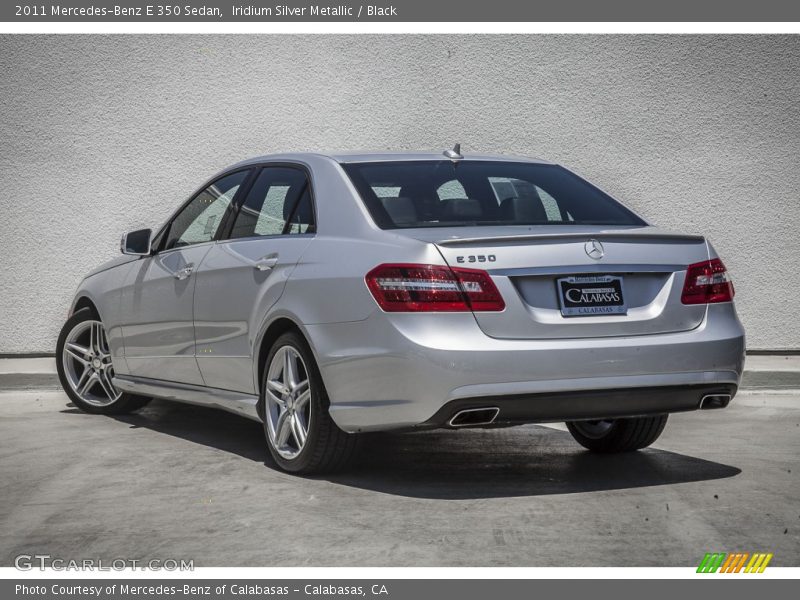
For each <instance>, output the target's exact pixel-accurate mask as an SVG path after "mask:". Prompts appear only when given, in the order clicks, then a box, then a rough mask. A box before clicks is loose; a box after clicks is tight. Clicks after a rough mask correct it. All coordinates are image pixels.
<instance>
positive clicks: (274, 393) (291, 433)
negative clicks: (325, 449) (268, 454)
mask: <svg viewBox="0 0 800 600" xmlns="http://www.w3.org/2000/svg"><path fill="white" fill-rule="evenodd" d="M265 396H266V417H267V418H266V422H267V434H268V436H269V441H270V443H271V444H272V447H273V448H275V450H276V451H277V452H278V454H280V455H281V456H282V457H283V458H286V459H289V460H291V459H293V458H295V457H297V455H298V454H300V452H301V451H302V450H303V448H304V447H305V444H306V439H307V438H308V427H309V423H310V422H311V384H310V382H309V379H308V370H307V369H306V365H305V362H304V361H303V358H302V357H301V356H300V353H299V352H298V351H297V350H296V349H295V348H294V347H292V346H282V347H280V348H278V350H277V351H276V352H275V354H274V356H273V357H272V361H271V362H270V364H269V369H268V371H267V381H266V394H265Z"/></svg>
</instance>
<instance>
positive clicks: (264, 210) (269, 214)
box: [230, 167, 315, 238]
mask: <svg viewBox="0 0 800 600" xmlns="http://www.w3.org/2000/svg"><path fill="white" fill-rule="evenodd" d="M314 230H315V223H314V211H313V206H312V202H311V189H310V186H309V183H308V178H307V177H306V174H305V172H304V171H303V170H301V169H293V168H291V167H265V168H264V169H262V170H261V172H260V173H259V174H258V177H257V178H256V181H255V183H254V184H253V187H252V188H250V191H249V192H248V193H247V197H246V198H245V200H244V202H243V203H242V206H241V208H240V209H239V214H238V215H237V216H236V220H235V221H234V223H233V229H232V230H231V234H230V237H231V238H246V237H257V236H265V235H282V234H291V233H311V232H313V231H314Z"/></svg>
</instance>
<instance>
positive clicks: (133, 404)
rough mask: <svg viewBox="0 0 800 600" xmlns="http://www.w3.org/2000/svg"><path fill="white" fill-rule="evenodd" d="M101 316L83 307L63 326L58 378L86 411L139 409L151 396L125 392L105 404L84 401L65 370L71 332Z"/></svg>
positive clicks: (114, 412)
mask: <svg viewBox="0 0 800 600" xmlns="http://www.w3.org/2000/svg"><path fill="white" fill-rule="evenodd" d="M99 320H100V319H99V317H98V316H97V315H96V314H95V313H94V311H93V310H91V309H90V308H83V309H81V310H79V311H76V312H75V313H74V314H73V315H72V316H71V317H70V318H69V319H67V322H66V323H64V326H63V327H62V328H61V333H60V334H59V336H58V343H57V344H56V370H57V371H58V379H59V381H60V382H61V387H63V388H64V392H66V394H67V396H69V399H70V401H71V402H72V403H73V404H74V405H75V406H77V407H78V408H79V409H81V410H82V411H84V412H87V413H91V414H95V415H120V414H126V413H130V412H133V411H136V410H139V409H140V408H142V407H143V406H145V405H146V404H147V403H148V402H150V398H146V397H144V396H135V395H133V394H127V393H123V394H122V395H121V396H120V397H119V398H117V400H115V401H113V402H111V403H110V404H107V405H104V406H98V405H96V404H90V403H89V402H86V401H84V400H83V399H82V398H81V397H80V396H79V395H78V394H77V393H75V391H74V390H73V389H72V386H71V385H70V382H69V378H68V376H67V373H66V371H65V366H64V358H63V356H64V345H65V344H66V341H67V336H68V335H69V333H70V332H71V331H72V330H73V329H74V328H75V327H76V326H77V325H79V324H81V323H83V322H85V321H99Z"/></svg>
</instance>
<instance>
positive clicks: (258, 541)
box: [0, 390, 800, 566]
mask: <svg viewBox="0 0 800 600" xmlns="http://www.w3.org/2000/svg"><path fill="white" fill-rule="evenodd" d="M261 436H262V434H261V431H260V429H259V426H258V425H257V424H255V423H252V422H249V421H245V420H242V419H239V418H237V417H234V416H229V415H227V414H225V413H221V412H217V411H213V410H210V409H200V408H192V407H187V406H181V405H170V404H168V403H163V402H153V403H152V404H151V406H150V407H148V408H147V409H146V410H144V411H143V412H141V413H140V414H137V415H132V416H126V417H120V418H108V417H96V416H89V415H85V414H83V413H81V412H79V411H78V410H76V409H75V408H73V407H71V406H69V405H68V404H67V398H66V396H64V395H63V394H62V393H61V392H58V391H53V390H40V391H37V390H16V391H6V392H0V481H2V487H0V565H3V566H7V565H10V564H11V563H12V561H13V557H14V556H16V555H17V554H21V553H24V554H34V553H46V554H50V555H52V556H57V557H60V558H67V559H69V558H103V559H107V560H111V559H112V558H129V559H130V558H136V559H153V558H160V559H165V558H178V559H180V558H183V559H193V560H194V561H195V565H196V566H261V565H263V566H277V565H310V566H328V565H348V566H371V565H374V566H380V565H388V566H395V565H396V566H434V565H443V566H450V565H455V566H471V565H482V566H506V565H507V566H546V565H562V566H605V565H609V566H611V565H617V566H637V565H643V566H644V565H665V566H684V565H686V566H688V565H696V564H697V563H698V562H699V560H700V558H701V557H702V555H703V554H704V553H705V552H707V551H749V552H753V551H766V552H773V553H774V554H775V558H774V559H773V562H772V563H771V564H772V565H776V566H777V565H784V566H797V565H800V536H798V533H800V464H798V461H797V458H798V456H799V455H800V394H798V393H787V392H781V393H780V394H777V393H776V394H767V393H763V392H750V393H747V394H742V395H740V396H739V397H738V398H737V400H736V402H735V405H733V406H732V407H731V408H729V409H727V410H724V411H708V412H700V413H693V414H682V415H676V416H673V417H672V418H671V420H670V423H669V424H668V425H667V429H666V431H665V433H664V435H663V436H662V438H661V439H660V440H659V442H658V443H657V444H656V445H655V447H654V448H652V449H649V450H646V451H643V452H640V453H637V454H633V455H627V456H611V457H598V456H593V455H590V454H588V453H586V452H583V451H582V450H581V449H580V447H578V446H577V445H576V444H575V443H574V442H573V441H572V439H571V437H570V436H569V434H568V433H566V432H565V431H563V430H559V429H557V428H552V427H543V426H525V427H518V428H513V429H505V430H493V431H483V430H472V431H458V432H430V433H420V434H407V435H399V434H394V435H387V434H383V435H375V436H372V437H371V438H370V439H368V440H367V444H366V447H365V449H364V452H363V458H362V460H361V461H360V463H359V464H358V465H357V466H356V467H355V468H354V469H353V470H352V471H351V472H350V473H348V474H346V475H339V476H335V477H330V478H326V479H302V478H297V477H292V476H289V475H284V474H282V473H279V472H278V471H276V470H274V469H273V468H272V467H271V466H270V465H269V464H267V465H265V459H266V452H265V449H264V445H263V441H262V437H261Z"/></svg>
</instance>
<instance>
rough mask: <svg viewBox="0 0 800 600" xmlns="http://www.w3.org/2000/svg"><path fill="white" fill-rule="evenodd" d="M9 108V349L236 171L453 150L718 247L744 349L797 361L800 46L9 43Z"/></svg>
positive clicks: (626, 41) (542, 41) (222, 40)
mask: <svg viewBox="0 0 800 600" xmlns="http://www.w3.org/2000/svg"><path fill="white" fill-rule="evenodd" d="M0 112H1V114H0V186H2V190H3V193H2V195H0V215H2V218H0V260H2V280H1V281H0V315H2V316H1V317H0V353H18V352H20V353H21V352H37V351H38V352H42V351H45V352H46V351H51V352H52V351H53V347H54V345H55V339H56V335H57V332H58V330H59V327H60V325H61V323H62V321H63V319H64V316H65V311H66V310H67V307H68V303H69V300H70V297H71V294H72V292H73V290H74V288H75V286H76V285H77V283H78V281H79V280H80V278H81V277H82V275H83V274H84V273H85V272H86V271H88V270H89V269H90V268H91V267H93V266H94V265H96V264H97V263H99V262H101V261H103V260H104V259H106V258H108V257H110V256H113V255H114V253H115V252H116V251H117V244H118V242H119V236H120V234H121V232H122V231H124V230H127V229H131V228H135V227H139V226H148V225H157V224H159V223H161V222H162V221H163V220H164V219H165V218H166V217H167V216H168V214H169V213H170V212H171V211H172V210H173V209H174V208H175V207H176V205H177V204H178V203H179V202H180V201H181V200H183V199H184V198H185V197H186V196H187V195H188V194H189V193H190V192H191V191H192V190H193V189H194V188H195V187H196V186H197V185H199V183H200V182H201V181H202V180H203V179H205V178H206V177H207V176H209V175H211V174H212V173H213V172H214V171H216V170H217V169H220V168H222V167H224V166H226V165H228V164H230V163H232V162H234V161H237V160H239V159H241V158H245V157H248V156H252V155H256V154H264V153H269V152H273V151H279V150H313V149H361V148H367V149H400V150H402V149H430V148H433V149H440V148H445V147H449V146H451V145H452V144H453V143H454V142H456V141H459V142H461V143H462V144H463V147H464V149H465V150H475V151H489V152H510V153H515V154H525V155H531V156H542V157H545V158H548V159H551V160H555V161H559V162H563V163H564V164H566V165H568V166H570V167H573V168H575V169H576V170H577V171H578V172H580V173H582V174H583V175H584V176H586V177H587V178H589V179H590V180H592V181H594V182H595V183H597V184H599V185H600V186H601V187H603V188H605V189H606V190H607V191H609V192H611V193H612V194H614V195H616V196H617V197H619V198H620V199H622V200H623V201H624V202H626V203H627V204H629V205H630V206H631V207H633V208H634V209H635V210H637V211H638V212H639V213H641V214H642V215H644V216H645V217H646V218H648V219H650V220H652V221H653V222H655V223H657V224H659V225H663V226H666V227H670V228H677V229H681V230H686V231H690V232H701V233H705V234H707V235H708V236H709V237H710V239H711V240H712V241H713V243H714V244H715V245H716V247H717V249H718V250H719V251H720V253H721V255H722V256H723V258H724V260H725V262H726V263H727V265H728V267H729V268H730V269H731V271H732V272H733V276H734V278H735V282H736V290H737V302H738V306H739V311H740V314H741V316H742V319H743V320H744V323H745V326H746V328H747V331H748V336H749V345H750V347H751V348H762V349H763V348H772V349H779V348H794V349H797V348H800V318H798V308H797V294H798V293H800V278H799V277H798V268H797V264H796V263H797V261H798V257H800V242H798V225H800V164H799V161H798V156H800V38H799V37H796V36H795V37H762V36H729V37H711V36H709V37H693V36H655V37H648V36H601V37H592V36H259V37H256V36H225V37H219V36H155V35H154V36H141V37H136V36H113V37H86V36H57V37H47V36H3V37H0Z"/></svg>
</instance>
